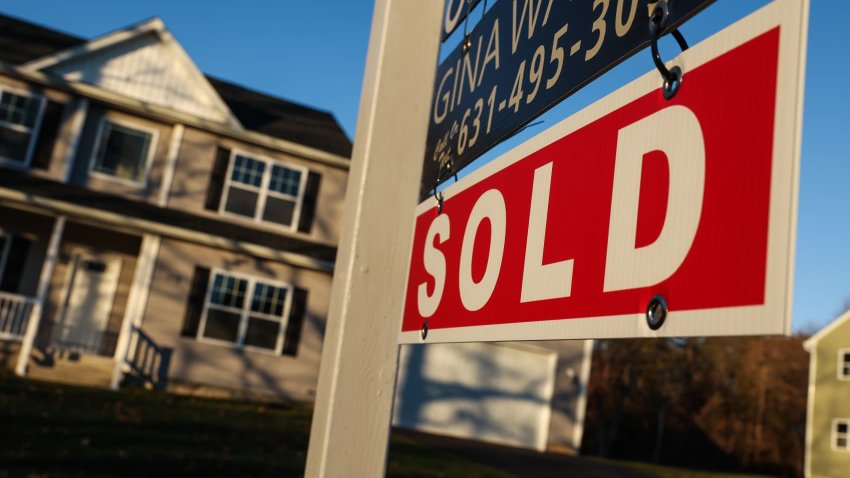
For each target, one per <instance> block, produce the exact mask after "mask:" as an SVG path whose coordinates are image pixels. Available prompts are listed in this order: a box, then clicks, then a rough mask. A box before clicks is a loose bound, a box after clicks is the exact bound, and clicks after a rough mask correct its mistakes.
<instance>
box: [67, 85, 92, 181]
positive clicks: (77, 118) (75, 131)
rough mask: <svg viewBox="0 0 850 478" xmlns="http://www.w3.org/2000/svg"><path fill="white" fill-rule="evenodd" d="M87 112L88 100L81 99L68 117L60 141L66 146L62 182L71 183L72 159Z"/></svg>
mask: <svg viewBox="0 0 850 478" xmlns="http://www.w3.org/2000/svg"><path fill="white" fill-rule="evenodd" d="M88 110H89V100H88V99H87V98H82V99H80V101H79V102H78V103H77V106H76V108H75V109H74V111H73V112H72V113H71V114H70V115H69V117H68V125H67V127H66V128H65V132H64V133H63V134H62V138H60V140H61V141H62V142H64V143H65V144H66V145H68V146H67V149H66V154H65V170H64V171H63V172H62V182H64V183H66V184H67V183H69V182H71V176H72V175H73V173H74V159H76V157H77V147H78V146H79V145H80V137H81V136H82V134H83V123H84V122H85V120H86V115H87V114H88Z"/></svg>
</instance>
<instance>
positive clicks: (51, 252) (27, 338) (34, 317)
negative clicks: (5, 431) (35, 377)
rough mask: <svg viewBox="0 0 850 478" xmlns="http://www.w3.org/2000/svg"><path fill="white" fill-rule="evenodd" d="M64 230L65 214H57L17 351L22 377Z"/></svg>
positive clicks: (17, 372) (18, 366) (18, 373)
mask: <svg viewBox="0 0 850 478" xmlns="http://www.w3.org/2000/svg"><path fill="white" fill-rule="evenodd" d="M64 230H65V216H57V217H56V220H55V221H54V222H53V232H52V233H51V234H50V242H49V243H48V244H47V253H46V254H45V256H44V264H42V266H41V275H40V276H39V278H38V290H37V291H36V295H35V305H33V308H32V310H31V311H30V316H29V320H28V321H27V330H26V333H24V339H23V341H22V342H21V350H20V352H19V353H18V363H17V365H16V366H15V373H16V374H17V375H18V376H20V377H23V376H24V375H26V373H27V363H28V362H29V359H30V355H31V354H32V345H33V342H35V336H36V335H37V334H38V327H39V325H40V324H41V315H42V311H43V310H44V301H45V300H47V292H48V291H49V289H50V278H51V277H53V271H54V270H55V269H56V260H57V259H58V258H59V244H60V243H61V242H62V232H63V231H64Z"/></svg>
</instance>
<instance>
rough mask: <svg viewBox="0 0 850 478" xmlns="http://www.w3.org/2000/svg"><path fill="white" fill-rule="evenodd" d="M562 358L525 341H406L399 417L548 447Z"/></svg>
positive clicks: (467, 434) (440, 429)
mask: <svg viewBox="0 0 850 478" xmlns="http://www.w3.org/2000/svg"><path fill="white" fill-rule="evenodd" d="M556 362H557V357H556V353H555V352H554V351H552V350H549V349H544V348H541V347H536V346H532V345H525V344H492V343H470V344H436V345H410V346H403V347H402V350H401V356H400V363H399V380H398V387H397V388H396V401H395V406H394V409H393V423H394V424H396V425H398V426H402V427H405V428H413V429H416V430H421V431H427V432H431V433H437V434H442V435H450V436H456V437H460V438H471V439H477V440H482V441H488V442H494V443H501V444H506V445H513V446H519V447H523V448H532V449H536V450H540V451H543V450H545V449H546V442H547V437H548V431H549V418H550V414H551V408H550V403H551V399H552V392H553V389H554V381H555V366H556Z"/></svg>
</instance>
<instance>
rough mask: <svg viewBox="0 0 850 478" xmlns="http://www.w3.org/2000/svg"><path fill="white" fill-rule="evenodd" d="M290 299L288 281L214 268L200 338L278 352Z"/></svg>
mask: <svg viewBox="0 0 850 478" xmlns="http://www.w3.org/2000/svg"><path fill="white" fill-rule="evenodd" d="M291 300H292V287H291V286H290V285H288V284H283V283H278V282H273V281H269V280H265V279H255V278H251V277H246V276H239V275H236V274H233V273H230V272H223V271H214V272H213V274H211V278H210V284H209V288H208V292H207V297H206V300H205V303H204V312H203V315H202V318H201V323H200V327H199V328H198V339H200V340H208V341H213V342H224V343H228V344H232V345H235V346H237V347H251V348H257V349H263V350H268V351H273V352H275V353H278V354H279V353H281V350H282V348H283V342H284V334H285V331H286V323H287V317H288V316H289V307H290V302H291Z"/></svg>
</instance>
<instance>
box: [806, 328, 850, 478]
mask: <svg viewBox="0 0 850 478" xmlns="http://www.w3.org/2000/svg"><path fill="white" fill-rule="evenodd" d="M842 348H850V320H848V321H845V322H844V323H843V324H841V325H840V326H838V327H837V328H836V329H835V330H833V331H832V333H830V334H829V335H826V336H824V337H823V338H821V340H820V341H819V342H818V344H817V349H816V351H813V352H815V353H817V369H816V371H815V374H816V377H815V380H816V382H815V383H816V391H815V402H814V408H813V410H814V413H813V416H812V423H811V426H812V448H811V453H812V454H811V460H812V476H813V477H836V478H837V477H842V476H847V470H850V451H837V450H833V449H832V439H833V438H832V426H833V425H832V420H833V419H834V418H846V419H850V400H848V398H850V380H845V381H841V380H838V378H837V376H838V350H839V349H842Z"/></svg>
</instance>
